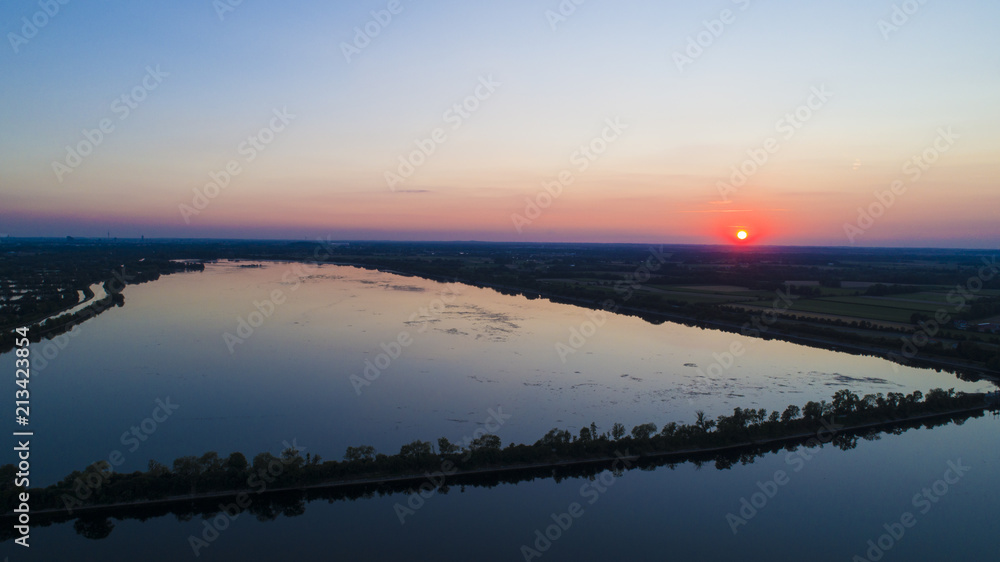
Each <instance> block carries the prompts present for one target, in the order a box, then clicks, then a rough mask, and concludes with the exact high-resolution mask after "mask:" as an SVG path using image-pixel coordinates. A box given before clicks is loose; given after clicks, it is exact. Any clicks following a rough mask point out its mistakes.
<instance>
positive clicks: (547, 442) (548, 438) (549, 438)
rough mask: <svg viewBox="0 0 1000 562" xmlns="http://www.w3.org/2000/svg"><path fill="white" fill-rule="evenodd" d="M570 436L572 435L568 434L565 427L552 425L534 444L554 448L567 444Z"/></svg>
mask: <svg viewBox="0 0 1000 562" xmlns="http://www.w3.org/2000/svg"><path fill="white" fill-rule="evenodd" d="M571 438H572V435H570V432H568V431H566V430H565V429H559V428H558V427H554V428H552V429H550V430H549V432H548V433H546V434H545V435H544V436H542V438H541V439H539V440H538V441H536V442H535V445H543V446H547V447H552V448H555V447H559V446H562V445H566V444H568V443H569V442H570V439H571Z"/></svg>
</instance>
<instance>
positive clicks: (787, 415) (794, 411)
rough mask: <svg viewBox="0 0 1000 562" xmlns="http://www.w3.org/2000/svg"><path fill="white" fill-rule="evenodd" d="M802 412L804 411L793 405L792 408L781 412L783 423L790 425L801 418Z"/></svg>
mask: <svg viewBox="0 0 1000 562" xmlns="http://www.w3.org/2000/svg"><path fill="white" fill-rule="evenodd" d="M801 411H802V410H800V409H799V407H798V406H796V405H794V404H792V405H791V406H789V407H787V408H785V411H784V412H781V421H782V422H784V423H788V422H790V421H792V420H794V419H795V418H797V417H799V413H800V412H801Z"/></svg>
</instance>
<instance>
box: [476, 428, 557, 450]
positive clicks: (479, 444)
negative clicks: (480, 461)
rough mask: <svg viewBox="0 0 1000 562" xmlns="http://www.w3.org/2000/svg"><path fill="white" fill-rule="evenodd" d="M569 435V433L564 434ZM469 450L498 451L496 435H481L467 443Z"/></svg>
mask: <svg viewBox="0 0 1000 562" xmlns="http://www.w3.org/2000/svg"><path fill="white" fill-rule="evenodd" d="M566 435H569V432H568V431H567V432H566ZM469 449H470V450H472V451H491V450H492V451H499V450H500V438H499V437H497V436H496V435H483V436H482V437H477V438H475V439H473V440H472V443H469Z"/></svg>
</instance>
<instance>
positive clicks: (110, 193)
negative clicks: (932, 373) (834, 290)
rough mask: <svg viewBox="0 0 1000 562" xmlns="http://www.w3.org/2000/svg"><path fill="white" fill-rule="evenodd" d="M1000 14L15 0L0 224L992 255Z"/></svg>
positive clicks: (2, 119) (863, 4) (972, 6)
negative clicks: (982, 251) (951, 250)
mask: <svg viewBox="0 0 1000 562" xmlns="http://www.w3.org/2000/svg"><path fill="white" fill-rule="evenodd" d="M46 10H47V11H46ZM998 22H1000V4H998V3H997V2H995V1H993V0H949V1H948V2H945V1H944V0H924V1H920V0H905V1H900V0H896V1H883V0H842V1H838V2H803V1H801V0H770V1H763V0H710V1H698V2H694V1H687V2H678V1H672V2H669V1H651V0H648V1H647V0H617V1H615V2H612V1H610V0H548V1H528V0H506V1H504V2H484V1H476V0H464V1H460V0H438V1H430V0H421V1H412V0H409V1H408V0H393V1H389V0H385V1H382V0H378V1H361V0H358V1H350V2H340V1H338V2H329V1H319V0H286V1H283V2H265V1H263V0H243V1H239V0H200V1H196V2H167V1H159V2H157V1H145V2H134V1H131V2H130V1H124V0H122V1H114V0H102V1H99V2H82V1H73V0H51V2H47V1H46V0H43V1H41V2H36V1H24V2H4V3H3V4H2V5H0V32H2V33H3V34H4V38H5V40H4V42H3V44H0V236H4V235H10V236H15V237H17V236H59V237H62V236H68V235H71V236H81V237H92V236H107V235H109V233H110V236H115V237H122V238H132V237H139V236H145V237H147V238H151V237H181V238H205V237H215V238H287V239H303V238H316V237H322V238H324V239H380V240H381V239H393V240H487V241H565V242H640V243H646V242H648V243H708V244H716V243H735V242H736V233H737V232H738V231H740V230H745V231H746V232H747V233H748V237H747V241H746V242H743V243H746V244H765V245H771V244H774V245H829V246H907V247H914V246H921V247H966V248H989V249H994V248H996V247H997V246H998V240H1000V220H998V219H1000V190H998V185H997V178H998V177H1000V134H998V132H1000V104H998V103H997V102H998V100H1000V34H998V33H996V26H997V23H998Z"/></svg>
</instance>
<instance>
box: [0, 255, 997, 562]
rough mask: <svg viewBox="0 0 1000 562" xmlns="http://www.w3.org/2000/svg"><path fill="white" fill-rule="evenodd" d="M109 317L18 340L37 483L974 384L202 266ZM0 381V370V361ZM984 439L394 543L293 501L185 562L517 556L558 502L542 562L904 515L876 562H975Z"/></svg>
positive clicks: (924, 440)
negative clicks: (101, 464) (754, 499)
mask: <svg viewBox="0 0 1000 562" xmlns="http://www.w3.org/2000/svg"><path fill="white" fill-rule="evenodd" d="M247 265H254V266H255V267H247ZM124 296H125V306H124V307H121V308H113V309H110V310H109V311H107V312H105V313H103V314H101V315H99V316H98V317H96V318H94V319H91V320H89V321H87V322H86V323H84V324H83V325H81V326H79V327H78V328H77V329H76V331H75V332H74V333H73V334H71V335H67V336H66V337H65V338H64V339H63V340H61V343H62V344H63V346H62V347H63V348H62V349H60V346H58V345H56V343H55V342H53V343H45V342H43V343H39V344H33V347H32V350H33V352H34V354H35V355H36V356H42V357H41V359H36V361H37V362H38V363H37V364H36V365H35V367H34V371H33V375H34V376H33V377H32V383H31V384H32V414H33V417H32V422H31V423H32V428H31V429H33V430H34V431H35V437H34V440H33V442H32V475H31V476H32V485H35V486H44V485H48V484H51V483H53V482H55V481H57V480H59V479H60V478H62V477H63V476H65V475H66V474H68V473H69V472H71V471H72V470H76V469H83V468H84V467H85V466H87V465H88V464H90V463H92V462H95V461H97V460H101V459H108V458H109V456H110V455H111V454H112V453H113V452H114V451H118V452H120V453H121V454H122V456H123V457H124V463H123V464H122V465H121V466H119V467H118V470H119V471H132V470H144V469H145V468H146V466H147V463H148V462H149V460H150V459H156V460H158V461H160V462H163V463H165V464H168V465H169V464H170V463H171V462H172V461H173V459H174V458H176V457H179V456H184V455H200V454H202V453H204V452H206V451H218V452H219V454H220V455H228V454H229V453H230V452H233V451H240V452H243V453H245V454H247V456H248V457H252V456H253V455H254V454H256V453H258V452H262V451H270V452H272V453H277V452H279V451H280V450H281V449H282V448H283V443H293V442H294V443H296V444H297V445H299V446H300V447H303V448H304V449H305V451H306V452H309V453H312V454H318V455H321V456H322V457H323V458H326V459H339V458H340V457H341V456H342V455H343V453H344V450H345V448H346V447H347V446H350V445H362V444H366V445H373V446H375V448H376V449H377V450H379V451H380V452H386V453H390V454H392V453H395V452H397V451H398V450H399V447H400V446H401V445H403V444H405V443H409V442H410V441H413V440H415V439H422V440H429V441H434V440H436V439H437V438H438V437H442V436H444V437H448V438H449V439H451V440H452V441H453V442H462V441H464V440H465V438H467V437H471V436H472V434H473V432H475V431H476V430H477V429H478V428H480V427H483V426H484V424H485V423H486V422H487V421H489V419H490V418H491V416H496V415H497V414H500V417H501V418H502V419H503V420H504V423H503V424H502V425H501V426H500V428H499V429H498V430H497V431H496V434H497V435H498V436H499V437H500V438H501V439H502V441H503V443H504V444H506V443H509V442H534V441H535V440H537V439H538V438H539V437H541V436H542V435H543V434H544V433H545V432H546V431H548V430H549V429H551V428H553V427H559V428H564V429H569V430H570V431H572V432H573V433H574V434H575V433H576V432H577V431H578V430H579V428H580V427H582V426H583V425H589V424H590V423H591V422H593V423H596V424H597V426H598V430H599V431H602V432H603V431H606V430H608V429H609V428H610V426H611V424H613V423H614V422H621V423H623V424H625V426H626V427H627V428H631V427H632V426H634V425H637V424H640V423H645V422H653V423H656V424H657V425H658V426H662V425H663V424H665V423H667V422H671V421H676V422H692V421H693V419H694V416H695V412H696V411H699V410H701V411H704V412H706V413H707V414H709V416H710V417H715V416H717V415H719V414H722V413H726V414H728V413H731V412H732V409H733V408H734V407H737V406H739V407H755V408H760V407H763V408H767V409H769V410H774V409H779V410H780V409H784V407H785V406H787V405H789V404H797V405H800V406H801V405H803V404H805V403H806V402H807V401H809V400H822V399H827V400H829V398H830V396H831V395H832V394H833V393H834V392H835V391H836V390H838V389H841V388H850V389H851V390H853V391H855V392H857V393H859V394H865V393H876V392H883V393H888V392H904V393H909V392H912V391H913V390H921V391H924V392H926V391H927V390H929V389H930V388H934V387H943V388H946V389H947V388H952V387H953V388H955V389H956V390H964V391H969V392H972V391H986V390H990V389H991V388H993V385H991V384H989V383H986V382H966V381H962V380H959V379H958V378H956V377H955V376H954V375H952V374H948V373H940V372H935V371H933V370H923V369H915V368H909V367H904V366H900V365H895V364H893V363H891V362H888V361H885V360H882V359H879V358H875V357H862V356H854V355H849V354H843V353H835V352H832V351H826V350H821V349H815V348H810V347H805V346H799V345H795V344H790V343H786V342H780V341H764V340H760V339H752V338H746V337H743V336H740V335H737V334H731V333H725V332H719V331H710V330H702V329H698V328H691V327H687V326H681V325H676V324H669V323H667V324H660V325H655V324H651V323H648V322H646V321H644V320H641V319H638V318H635V317H629V316H621V315H613V314H606V313H598V312H595V311H589V310H586V309H582V308H578V307H574V306H570V305H564V304H556V303H552V302H548V301H545V300H541V299H534V300H532V299H528V298H525V297H521V296H509V295H503V294H500V293H498V292H496V291H494V290H491V289H482V288H476V287H470V286H466V285H460V284H450V283H439V282H436V281H429V280H424V279H419V278H414V277H405V276H400V275H395V274H392V273H385V272H377V271H368V270H363V269H358V268H353V267H345V266H334V265H320V266H312V265H304V264H290V263H262V264H247V263H233V262H220V263H216V264H208V265H207V266H206V269H205V271H204V272H195V273H183V274H174V275H169V276H165V277H163V278H161V279H159V280H158V281H156V282H153V283H146V284H142V285H133V286H129V287H127V288H126V290H125V291H124ZM734 351H735V352H737V353H738V357H732V359H733V361H731V362H730V357H729V356H728V355H727V354H731V353H733V352H734ZM45 357H51V359H45ZM0 363H2V364H4V365H9V367H10V369H11V372H13V356H12V354H6V355H4V356H3V359H2V361H0ZM154 418H155V419H154ZM9 425H10V424H9ZM997 429H998V428H997V425H996V420H995V419H993V418H992V417H985V418H980V419H976V420H971V421H969V422H968V423H966V424H964V425H961V426H958V425H950V426H946V427H939V428H935V429H932V430H928V429H922V430H919V431H917V430H911V431H908V432H906V433H904V434H903V435H900V436H892V435H885V436H883V437H882V439H881V440H878V441H873V442H868V441H862V442H860V444H859V445H858V447H857V448H856V449H853V450H850V451H840V450H837V449H834V448H831V447H829V446H827V447H824V448H823V449H822V450H820V451H819V452H818V453H817V454H815V456H813V457H812V458H810V459H809V460H808V461H806V462H804V463H803V462H795V463H792V462H789V459H788V458H787V454H786V453H781V454H777V455H770V456H768V457H766V458H764V459H762V460H758V461H757V462H755V463H753V464H750V465H737V466H735V467H733V468H732V469H730V470H725V471H719V470H716V469H715V468H713V467H711V466H705V467H703V468H701V469H697V468H696V467H695V466H694V465H692V464H681V465H678V466H677V467H676V468H675V469H670V468H668V467H660V468H657V469H656V470H652V471H639V470H632V471H626V472H625V473H624V474H623V475H621V476H620V477H614V476H612V475H611V473H606V475H605V479H610V480H611V481H612V484H611V485H609V486H603V487H604V488H605V491H603V492H595V491H594V489H588V490H589V493H587V494H586V495H584V494H583V493H581V487H582V486H584V485H590V482H589V481H588V480H586V479H567V480H564V481H562V482H559V483H556V482H554V481H552V480H537V481H532V482H522V483H520V484H516V485H502V486H498V487H495V488H491V489H484V488H472V487H467V488H466V489H465V490H464V492H462V491H460V490H458V489H455V488H453V489H452V490H451V492H450V493H449V494H447V495H444V494H437V495H435V496H434V497H433V498H431V499H429V500H427V503H426V505H425V506H423V507H422V508H421V509H420V510H419V511H417V513H415V514H414V515H413V516H411V517H409V518H408V519H407V520H406V524H405V525H400V522H399V520H398V518H397V516H396V514H395V512H394V509H393V505H394V504H395V503H397V502H400V501H405V500H406V496H402V495H395V496H389V497H381V498H372V499H366V500H359V501H353V502H333V503H329V504H328V503H326V502H313V503H310V504H309V505H308V506H307V509H306V512H305V514H304V515H301V516H299V517H295V518H285V517H280V518H279V519H278V520H276V521H273V522H268V523H260V522H258V521H256V520H254V519H253V516H252V515H249V514H244V515H243V516H241V517H240V518H239V519H238V520H237V521H235V522H233V524H232V526H231V528H229V529H227V530H226V531H225V532H224V533H223V534H222V536H220V537H219V539H218V540H217V541H215V542H213V543H212V545H211V546H210V547H209V548H205V549H203V551H202V552H201V556H200V558H206V559H211V560H229V559H236V558H237V557H239V558H244V559H247V558H250V559H263V558H264V557H268V556H273V557H278V556H281V557H282V558H297V557H305V556H307V555H309V556H312V555H318V554H324V555H333V556H337V555H338V554H339V555H342V556H344V557H347V558H348V559H354V558H361V557H369V558H373V559H383V558H389V557H394V558H395V557H406V558H418V559H422V558H427V559H435V560H469V559H476V560H517V559H524V557H523V556H522V554H521V551H520V549H521V546H522V545H528V546H531V545H532V544H534V541H535V540H536V536H535V531H536V530H538V529H544V528H545V527H546V526H548V525H550V524H552V519H551V515H552V514H557V515H559V514H561V513H563V512H565V511H566V510H567V506H569V505H570V504H572V503H573V502H579V503H581V505H582V509H583V514H582V515H581V516H580V517H579V518H574V519H573V523H572V525H571V526H570V527H569V528H568V529H567V530H565V532H564V533H562V536H561V537H560V538H559V539H558V540H556V541H554V542H553V543H552V545H551V547H550V548H549V549H548V550H547V551H546V552H544V553H543V555H542V558H543V559H545V560H549V559H551V560H583V559H595V560H597V559H610V558H616V559H617V558H621V559H627V558H635V559H656V560H662V559H677V560H722V559H737V558H740V559H774V560H800V559H808V560H850V559H851V557H852V556H854V555H855V554H858V555H861V556H862V557H864V556H865V554H864V551H865V550H866V549H867V548H868V546H867V545H866V541H868V540H869V539H872V540H875V541H877V540H878V538H879V536H880V535H881V534H883V533H885V532H886V531H885V530H884V529H883V527H882V525H883V524H887V523H891V522H893V521H896V522H898V521H899V519H900V516H901V514H903V513H904V512H906V511H911V512H914V514H915V517H916V519H917V524H916V526H915V527H913V528H908V529H906V533H905V536H904V537H902V538H901V539H899V541H898V545H894V546H893V547H892V548H891V549H890V551H889V552H888V553H886V555H885V559H887V560H889V559H897V560H940V559H945V558H949V557H951V556H952V555H953V554H954V553H955V550H953V549H954V548H959V549H960V551H961V552H962V553H964V554H966V556H967V557H968V558H969V559H985V558H986V557H987V554H986V553H989V552H992V551H993V548H992V547H990V545H989V539H990V538H992V537H993V536H994V532H995V531H996V530H997V529H996V525H995V524H992V523H990V520H991V517H990V515H991V514H990V512H988V511H987V510H988V509H990V508H992V507H994V506H995V505H997V502H996V500H997V499H1000V498H998V496H1000V493H998V492H1000V487H998V485H997V484H995V483H994V481H995V479H993V478H990V476H989V475H990V473H991V472H992V471H991V470H990V468H991V467H995V466H996V462H997V460H998V458H997V457H998V455H1000V453H998V452H997V450H996V447H995V443H996V439H995V432H996V431H997ZM959 459H961V462H962V463H964V464H965V465H968V466H970V467H971V468H970V469H969V470H968V471H967V473H963V475H962V477H961V478H960V479H959V480H958V481H957V482H956V483H954V484H953V485H950V487H949V490H948V491H947V492H946V493H944V494H941V497H940V498H937V499H938V500H939V501H935V502H934V503H932V504H931V509H930V510H929V511H928V512H927V513H920V510H919V509H917V508H916V507H915V506H914V505H912V501H911V500H912V496H913V495H914V494H917V493H920V492H921V490H922V489H923V488H926V487H929V486H932V485H933V484H934V483H935V482H936V481H937V480H939V479H942V478H943V476H942V475H943V474H944V473H945V472H946V470H948V469H949V466H948V464H947V463H948V462H953V463H954V462H958V460H959ZM796 467H800V469H801V470H799V471H795V472H793V470H794V468H796ZM778 470H784V471H786V473H788V482H787V483H785V484H782V485H780V486H777V485H775V486H777V487H778V490H777V492H776V494H775V495H774V497H771V498H768V501H767V504H766V506H765V507H764V508H763V509H760V510H758V513H756V514H755V515H754V517H752V518H750V519H748V520H747V523H746V525H741V526H739V528H738V530H737V532H736V533H735V534H734V533H733V532H732V529H731V525H730V523H729V522H727V518H726V516H727V514H729V513H733V514H736V515H738V512H739V510H740V508H741V503H740V500H741V498H750V497H751V496H752V495H753V494H754V493H756V492H758V491H759V490H760V489H759V486H758V483H761V484H763V485H764V487H765V488H767V489H770V488H769V487H768V486H767V482H769V481H772V480H773V478H774V474H775V472H776V471H778ZM600 482H601V480H600V479H598V481H597V483H598V484H600ZM595 493H596V494H597V496H596V497H597V499H596V500H595V501H594V503H592V504H590V503H588V502H589V500H590V499H593V498H594V494H595ZM935 497H937V496H935ZM758 499H759V498H758ZM921 507H922V506H921ZM201 525H202V522H201V520H200V519H198V518H195V519H194V520H192V521H187V522H179V521H177V520H176V519H175V518H173V517H164V518H158V519H153V520H149V521H147V522H144V523H139V522H137V521H124V522H120V523H118V526H117V527H116V529H115V530H114V532H113V533H112V534H111V536H110V537H109V538H107V539H105V540H101V541H89V540H87V539H84V538H82V537H79V536H77V535H76V534H75V533H74V531H73V528H72V524H64V525H57V526H53V527H49V528H43V529H35V530H34V531H33V532H32V542H33V543H34V545H35V546H34V547H33V548H32V549H31V554H32V555H33V556H35V557H37V559H46V557H47V556H51V555H53V554H63V553H66V552H73V553H74V559H80V560H89V559H94V560H97V559H102V560H103V559H107V558H109V557H110V558H122V557H125V558H127V557H128V556H127V555H126V553H131V552H137V551H143V552H146V551H147V549H148V546H149V545H151V544H154V545H156V549H155V551H150V552H148V556H147V555H145V554H144V559H147V560H176V559H182V558H186V557H187V556H193V553H192V550H191V548H190V546H189V545H188V542H187V537H188V536H189V535H191V534H193V533H200V530H199V529H200V528H201ZM387 537H389V538H391V540H385V539H386V538H387ZM12 548H13V546H12V545H11V543H5V544H4V547H3V549H4V552H13V551H12V550H11V549H12ZM970 553H972V554H970ZM974 553H982V554H981V555H976V554H974ZM17 554H18V558H16V559H22V557H23V554H24V553H21V552H18V553H17ZM27 559H36V558H32V557H28V558H27Z"/></svg>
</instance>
